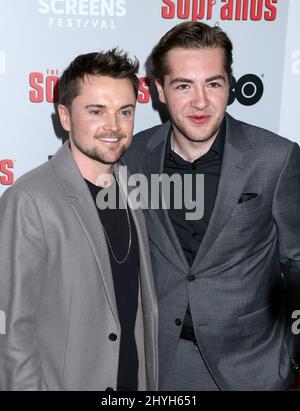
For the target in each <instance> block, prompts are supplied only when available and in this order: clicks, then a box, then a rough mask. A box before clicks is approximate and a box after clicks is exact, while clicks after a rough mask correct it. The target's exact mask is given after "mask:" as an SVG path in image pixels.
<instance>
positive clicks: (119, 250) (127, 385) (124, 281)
mask: <svg viewBox="0 0 300 411" xmlns="http://www.w3.org/2000/svg"><path fill="white" fill-rule="evenodd" d="M85 181H86V183H87V185H88V187H89V189H90V192H91V194H92V197H93V199H94V201H95V204H96V197H97V194H98V193H99V191H100V190H102V188H101V187H98V186H95V185H94V184H92V183H91V182H89V181H87V180H85ZM116 194H117V195H116V200H117V201H116V204H119V195H120V192H119V186H118V184H116ZM96 207H97V205H96ZM97 211H98V215H99V218H100V220H101V223H102V225H103V227H104V230H105V231H106V234H107V236H108V238H109V241H110V244H111V247H112V249H113V252H114V255H115V257H116V258H117V259H118V260H120V261H122V259H123V258H124V257H125V256H126V253H127V250H128V244H129V226H128V219H127V213H126V209H122V208H120V209H119V208H115V209H114V208H112V209H104V210H101V209H99V208H98V207H97ZM128 213H129V218H130V226H131V247H130V252H129V254H128V258H127V259H126V261H124V262H123V263H122V264H119V263H117V262H116V261H115V259H114V258H113V255H112V251H111V248H110V246H109V244H108V242H107V248H108V250H109V257H110V263H111V270H112V276H113V282H114V290H115V296H116V302H117V307H118V315H119V321H120V325H121V341H120V353H119V369H118V380H117V385H118V390H122V391H136V390H137V389H138V356H137V348H136V343H135V337H134V328H135V320H136V313H137V306H138V288H139V287H138V278H139V277H138V272H139V247H138V240H137V234H136V228H135V224H134V221H133V219H132V216H131V213H130V211H129V208H128ZM100 246H101V244H99V247H100ZM112 344H113V341H112Z"/></svg>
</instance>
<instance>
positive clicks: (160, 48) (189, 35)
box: [151, 21, 232, 84]
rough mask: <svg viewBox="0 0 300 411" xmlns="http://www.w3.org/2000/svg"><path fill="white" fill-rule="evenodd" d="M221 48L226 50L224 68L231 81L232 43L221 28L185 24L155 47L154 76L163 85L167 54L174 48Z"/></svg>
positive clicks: (178, 26)
mask: <svg viewBox="0 0 300 411" xmlns="http://www.w3.org/2000/svg"><path fill="white" fill-rule="evenodd" d="M212 47H220V48H222V49H223V50H224V55H225V60H224V68H225V71H226V73H227V76H228V80H229V81H230V80H231V76H232V43H231V40H230V38H229V37H228V36H227V34H226V33H225V32H224V31H223V30H222V29H221V28H220V27H219V26H214V27H211V26H208V25H207V24H204V23H201V22H191V21H189V22H183V23H180V24H178V25H177V26H175V27H173V28H172V29H171V30H169V31H168V32H167V33H166V34H165V35H164V36H163V37H162V38H161V39H160V41H159V42H158V44H157V45H156V46H155V47H154V49H153V51H152V53H151V63H152V74H153V76H154V78H156V79H158V80H159V81H160V82H161V84H163V83H164V76H165V75H166V74H168V67H167V63H166V56H167V53H168V52H169V51H170V50H172V49H174V48H183V49H203V48H212Z"/></svg>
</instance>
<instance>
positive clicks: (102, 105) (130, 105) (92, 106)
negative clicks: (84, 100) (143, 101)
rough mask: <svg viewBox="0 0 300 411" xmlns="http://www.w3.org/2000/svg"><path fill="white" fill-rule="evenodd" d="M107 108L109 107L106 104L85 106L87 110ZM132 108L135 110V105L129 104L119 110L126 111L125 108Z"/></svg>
mask: <svg viewBox="0 0 300 411" xmlns="http://www.w3.org/2000/svg"><path fill="white" fill-rule="evenodd" d="M106 107H107V106H106V105H104V104H88V105H87V106H85V108H86V109H88V108H106ZM130 107H131V108H133V109H135V105H134V104H131V103H129V104H124V105H123V106H121V107H120V108H119V110H124V109H125V108H130Z"/></svg>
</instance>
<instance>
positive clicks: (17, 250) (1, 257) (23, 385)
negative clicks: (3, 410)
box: [0, 186, 47, 391]
mask: <svg viewBox="0 0 300 411" xmlns="http://www.w3.org/2000/svg"><path fill="white" fill-rule="evenodd" d="M44 267H45V242H44V232H43V227H42V222H41V218H40V215H39V212H38V209H37V206H36V204H35V202H34V201H33V199H32V198H31V196H30V195H29V194H28V193H26V192H24V191H23V190H20V189H18V188H16V187H15V186H13V187H11V188H9V189H8V190H6V192H5V193H4V194H3V195H2V196H1V197H0V313H1V317H0V318H1V324H0V391H3V390H18V391H20V390H22V391H23V390H30V391H37V390H47V385H46V383H45V380H44V377H43V370H42V365H41V360H40V356H39V351H38V341H37V328H36V311H37V309H38V304H39V298H40V290H41V286H42V282H43V277H44Z"/></svg>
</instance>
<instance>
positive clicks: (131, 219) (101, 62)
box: [0, 49, 158, 391]
mask: <svg viewBox="0 0 300 411" xmlns="http://www.w3.org/2000/svg"><path fill="white" fill-rule="evenodd" d="M137 71H138V62H137V61H132V60H130V59H129V58H128V56H127V54H126V53H123V52H120V51H118V50H116V49H113V50H110V51H108V52H102V53H89V54H86V55H81V56H78V57H77V58H76V59H75V60H74V61H73V62H72V63H71V64H70V66H69V67H68V68H67V69H66V70H65V72H64V73H63V75H62V78H61V80H60V105H59V106H58V110H59V115H60V120H61V123H62V125H63V127H64V129H65V130H67V131H68V132H69V136H70V140H69V141H68V142H66V143H65V144H64V146H63V147H62V148H61V149H59V150H58V152H57V153H56V155H55V156H54V157H53V158H52V159H51V160H50V161H48V162H47V163H45V164H43V165H42V166H40V167H38V168H36V169H35V170H33V171H31V172H29V173H28V174H26V175H24V176H23V177H21V178H20V179H19V180H18V181H17V182H16V183H15V185H14V186H12V187H11V188H10V189H8V190H7V191H6V192H5V193H4V194H3V195H2V197H1V199H0V244H1V248H0V311H1V316H0V320H1V327H0V390H97V391H98V390H108V391H113V390H147V389H150V390H155V389H157V381H158V378H157V374H158V370H157V347H156V346H157V303H156V298H155V292H154V284H153V279H152V273H151V263H150V255H149V246H148V242H147V236H146V227H145V222H144V219H143V215H142V213H141V211H140V210H133V209H132V208H131V205H130V202H129V200H128V202H127V199H126V195H125V192H126V181H124V180H123V181H122V176H120V177H118V174H119V173H118V169H119V167H118V165H117V162H118V160H119V159H120V157H121V156H122V154H123V153H124V151H125V150H126V149H127V147H128V146H129V144H130V142H131V139H132V132H133V123H134V109H135V105H136V97H137V91H138V78H137V76H136V73H137ZM109 177H112V178H109ZM108 180H112V181H110V183H111V182H112V184H115V189H116V195H117V196H118V199H119V200H120V202H118V204H122V207H119V208H118V207H117V208H113V207H111V208H110V209H105V208H103V207H101V204H100V203H99V201H98V200H99V196H100V197H101V193H102V190H104V188H101V186H102V187H106V186H107V184H109V181H108ZM96 205H97V206H96Z"/></svg>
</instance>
